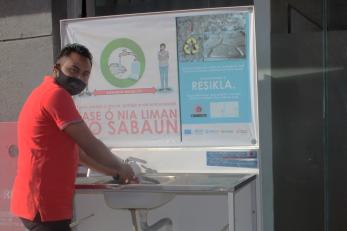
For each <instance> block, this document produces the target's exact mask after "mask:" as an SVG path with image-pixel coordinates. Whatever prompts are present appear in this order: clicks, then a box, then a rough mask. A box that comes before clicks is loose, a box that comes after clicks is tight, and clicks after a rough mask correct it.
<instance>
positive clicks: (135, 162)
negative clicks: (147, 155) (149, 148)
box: [124, 156, 158, 174]
mask: <svg viewBox="0 0 347 231" xmlns="http://www.w3.org/2000/svg"><path fill="white" fill-rule="evenodd" d="M124 162H125V163H126V164H129V165H130V166H131V167H132V168H133V171H134V172H135V174H137V173H141V172H142V171H141V168H143V169H144V170H145V171H144V172H145V173H157V172H158V171H157V170H155V169H152V168H149V167H147V166H146V165H144V164H147V161H146V160H143V159H140V158H137V157H132V156H129V157H128V158H126V159H125V160H124Z"/></svg>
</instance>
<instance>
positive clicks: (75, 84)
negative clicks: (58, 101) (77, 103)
mask: <svg viewBox="0 0 347 231" xmlns="http://www.w3.org/2000/svg"><path fill="white" fill-rule="evenodd" d="M58 70H59V75H58V76H57V77H56V78H55V82H56V83H57V84H58V85H59V86H61V87H62V88H64V89H65V90H67V91H68V92H69V93H70V94H71V95H77V94H79V93H81V92H82V91H83V90H84V88H86V86H87V84H85V83H84V82H83V81H82V80H80V79H79V78H76V77H71V76H67V75H65V74H64V73H63V72H62V71H61V70H60V69H58Z"/></svg>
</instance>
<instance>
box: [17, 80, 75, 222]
mask: <svg viewBox="0 0 347 231" xmlns="http://www.w3.org/2000/svg"><path fill="white" fill-rule="evenodd" d="M79 121H82V118H81V116H80V114H79V113H78V111H77V109H76V106H75V104H74V102H73V100H72V97H71V95H70V94H69V93H68V92H67V91H66V90H64V89H63V88H61V87H59V86H58V85H57V84H55V82H54V78H53V77H50V76H46V77H45V79H44V81H43V83H42V84H41V85H40V86H38V87H37V88H36V89H35V90H34V91H33V92H32V93H31V95H30V96H29V97H28V99H27V101H26V102H25V104H24V106H23V108H22V111H21V113H20V115H19V119H18V147H19V157H18V169H17V175H16V179H15V183H14V186H13V191H12V200H11V211H12V212H13V214H15V215H16V216H18V217H22V218H26V219H29V220H33V219H34V217H35V215H36V214H37V212H39V213H40V215H41V219H42V220H43V221H54V220H64V219H70V218H71V217H72V201H73V194H74V180H75V176H76V171H77V166H78V146H77V144H76V143H75V142H74V141H73V139H72V138H70V137H69V136H68V135H67V134H66V133H65V132H64V131H63V129H64V128H65V127H66V126H67V125H69V124H71V123H74V122H79Z"/></svg>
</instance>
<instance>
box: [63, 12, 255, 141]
mask: <svg viewBox="0 0 347 231" xmlns="http://www.w3.org/2000/svg"><path fill="white" fill-rule="evenodd" d="M253 16H254V15H253V8H252V7H233V8H220V9H207V10H195V11H173V12H165V13H151V14H139V15H125V16H108V17H100V18H90V19H77V20H76V19H75V20H64V21H62V22H61V35H62V45H65V44H68V43H74V42H77V43H81V44H83V45H85V46H87V47H88V48H89V49H90V51H91V52H92V54H93V56H94V62H93V69H92V74H91V78H90V81H89V85H88V87H87V89H86V91H84V92H83V93H82V94H81V95H78V96H76V97H74V99H75V102H76V105H77V107H78V110H79V111H80V113H81V114H82V117H83V119H84V120H85V121H86V123H87V125H88V126H89V128H90V129H91V130H92V132H93V133H94V134H95V135H96V136H97V137H98V138H100V139H101V140H103V141H104V142H105V143H106V144H107V145H109V146H110V147H176V146H243V147H244V146H247V147H249V146H251V147H257V146H258V144H259V141H258V115H257V110H258V109H257V91H256V64H255V47H254V43H255V40H254V23H253Z"/></svg>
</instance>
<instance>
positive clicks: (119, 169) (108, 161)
mask: <svg viewBox="0 0 347 231" xmlns="http://www.w3.org/2000/svg"><path fill="white" fill-rule="evenodd" d="M63 131H64V132H66V133H67V134H68V135H69V136H70V137H71V138H72V139H73V140H74V141H75V142H76V143H77V144H78V145H79V147H80V148H81V149H82V150H83V151H84V152H85V154H86V155H85V156H87V158H84V157H82V161H86V162H87V163H88V162H89V163H90V164H92V165H93V164H94V168H95V167H96V168H99V169H100V170H101V171H106V172H107V173H110V174H111V175H113V176H116V175H118V174H119V175H120V176H121V178H122V179H123V181H124V182H125V183H127V182H130V181H131V180H133V179H134V172H133V171H132V169H131V167H130V166H129V165H127V164H124V163H122V161H121V160H120V159H119V158H118V157H117V156H116V155H114V154H113V153H112V152H111V151H110V150H109V148H107V147H106V145H105V144H104V143H102V142H101V141H100V140H98V139H97V138H96V137H95V136H94V135H93V134H92V133H91V131H90V130H89V128H88V127H87V125H86V124H85V123H84V121H81V122H77V123H71V124H69V125H68V126H67V127H65V128H64V130H63ZM82 155H83V154H82ZM101 166H103V167H101ZM92 167H93V166H92ZM112 169H114V170H112ZM106 172H105V173H106Z"/></svg>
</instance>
